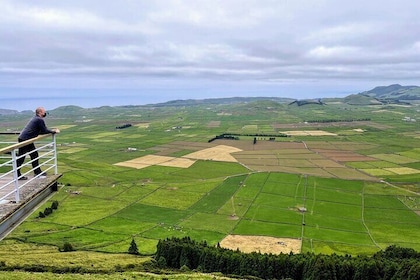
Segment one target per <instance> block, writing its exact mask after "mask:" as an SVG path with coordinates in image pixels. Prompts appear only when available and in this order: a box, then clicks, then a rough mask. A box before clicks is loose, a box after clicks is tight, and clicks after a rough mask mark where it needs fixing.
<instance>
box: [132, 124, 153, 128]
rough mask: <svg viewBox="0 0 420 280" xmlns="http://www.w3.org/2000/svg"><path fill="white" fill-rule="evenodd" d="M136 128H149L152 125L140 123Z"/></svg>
mask: <svg viewBox="0 0 420 280" xmlns="http://www.w3.org/2000/svg"><path fill="white" fill-rule="evenodd" d="M134 126H136V127H138V128H149V126H150V123H138V124H135V125H134Z"/></svg>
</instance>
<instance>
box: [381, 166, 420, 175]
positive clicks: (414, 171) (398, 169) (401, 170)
mask: <svg viewBox="0 0 420 280" xmlns="http://www.w3.org/2000/svg"><path fill="white" fill-rule="evenodd" d="M384 169H385V170H388V171H391V172H394V173H396V174H398V175H407V174H417V173H420V170H417V169H414V168H409V167H391V168H384Z"/></svg>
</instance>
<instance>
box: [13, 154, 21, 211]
mask: <svg viewBox="0 0 420 280" xmlns="http://www.w3.org/2000/svg"><path fill="white" fill-rule="evenodd" d="M17 151H18V150H17V149H14V150H12V165H13V181H14V185H15V201H16V203H19V202H20V193H19V178H18V172H17V169H18V167H17V155H16V154H17Z"/></svg>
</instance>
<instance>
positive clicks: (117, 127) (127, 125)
mask: <svg viewBox="0 0 420 280" xmlns="http://www.w3.org/2000/svg"><path fill="white" fill-rule="evenodd" d="M127 127H131V123H126V124H123V125H120V126H116V127H115V128H116V129H123V128H127Z"/></svg>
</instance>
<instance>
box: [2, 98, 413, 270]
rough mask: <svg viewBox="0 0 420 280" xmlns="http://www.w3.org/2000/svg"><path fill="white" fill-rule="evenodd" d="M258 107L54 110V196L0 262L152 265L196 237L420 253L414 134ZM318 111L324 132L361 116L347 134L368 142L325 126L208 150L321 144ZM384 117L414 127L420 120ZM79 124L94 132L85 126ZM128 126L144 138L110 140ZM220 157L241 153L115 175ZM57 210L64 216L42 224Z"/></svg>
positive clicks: (123, 135)
mask: <svg viewBox="0 0 420 280" xmlns="http://www.w3.org/2000/svg"><path fill="white" fill-rule="evenodd" d="M262 104H264V106H261V104H260V103H259V102H255V103H250V104H230V105H196V106H190V107H183V108H182V109H181V108H178V107H161V108H159V109H156V108H150V107H135V106H133V107H119V108H117V107H116V108H112V109H111V111H112V113H111V114H110V112H109V111H106V110H101V109H100V108H96V109H90V110H86V109H81V108H80V109H77V108H76V111H73V112H67V111H66V108H62V109H60V108H58V109H57V110H53V111H52V112H51V115H50V117H49V119H47V123H48V124H49V125H50V126H57V127H61V128H62V133H61V134H59V135H58V151H59V172H60V173H63V176H62V178H61V179H60V188H59V190H58V192H57V193H55V194H54V195H53V196H51V197H50V199H49V200H48V201H46V202H45V203H43V204H42V205H40V206H39V209H38V210H37V211H35V212H34V213H33V214H32V215H30V216H29V217H28V218H27V219H26V220H25V221H24V222H23V223H22V224H21V225H19V226H18V227H17V228H16V229H15V230H14V231H13V232H12V233H11V234H10V235H8V236H7V237H6V238H5V239H4V240H3V241H1V242H0V261H5V262H6V263H10V262H12V263H19V262H20V260H19V259H21V261H22V262H28V258H29V257H22V256H21V255H16V256H10V255H8V254H7V252H9V251H13V250H16V248H26V249H25V250H26V252H27V255H28V256H31V255H32V256H35V255H37V254H41V253H40V252H44V253H43V254H44V255H43V256H44V257H43V261H45V262H46V263H48V260H50V259H51V258H54V259H55V261H56V262H59V260H60V258H61V256H64V255H65V253H58V248H60V247H62V246H63V244H64V243H71V245H72V246H73V248H74V249H75V250H76V252H85V253H86V254H98V255H101V254H103V255H106V254H119V255H121V256H125V255H126V253H127V250H128V248H129V246H130V242H131V241H132V239H134V240H135V242H136V244H137V246H138V248H139V252H140V253H141V254H142V255H145V256H150V255H152V254H154V252H155V251H156V244H157V242H158V240H159V239H164V238H167V237H172V236H177V237H182V236H190V237H191V238H193V239H197V240H206V241H207V242H208V243H209V244H212V245H216V244H217V243H218V242H220V241H221V240H223V238H225V237H226V236H227V235H229V234H237V235H257V236H271V237H278V238H294V239H297V240H301V242H302V246H301V248H300V251H301V252H313V253H327V254H330V253H337V254H352V255H356V254H373V253H374V252H376V251H378V250H381V249H384V248H386V247H387V246H389V245H393V244H397V245H400V246H404V247H409V248H413V249H416V250H418V251H419V250H420V240H419V238H418V232H420V216H419V212H420V204H419V202H420V195H419V192H420V157H419V156H418V154H419V151H420V143H419V141H418V139H417V138H415V137H414V136H413V135H415V133H414V134H413V133H412V132H418V131H419V126H418V124H416V123H410V124H408V123H405V122H402V121H401V120H399V119H396V118H394V117H393V115H389V114H387V113H386V111H384V112H383V113H372V112H371V111H372V108H367V107H353V108H352V109H349V110H341V109H340V105H339V104H335V105H332V104H331V105H328V106H322V107H319V106H317V105H309V106H302V107H291V106H288V105H287V104H281V103H276V102H272V103H270V104H269V105H270V106H267V104H265V102H264V103H262ZM377 107H378V108H377V110H376V111H379V110H380V109H381V107H382V106H379V105H378V106H377ZM264 108H266V109H264ZM268 108H269V109H268ZM108 109H109V108H108ZM313 110H316V113H317V118H320V117H321V116H323V117H324V118H325V119H333V118H335V119H350V118H351V117H352V116H354V114H357V118H362V117H365V118H370V119H371V121H369V122H366V123H360V122H358V123H355V124H352V123H347V124H345V125H346V130H351V129H359V128H362V129H364V131H365V132H363V133H344V134H342V135H339V134H340V133H339V132H340V131H342V130H343V128H340V126H335V125H330V124H328V123H326V124H325V127H322V128H320V129H321V130H324V131H328V132H332V133H337V134H338V135H337V136H293V137H276V138H275V140H274V141H273V140H269V139H268V137H267V139H263V138H262V137H260V138H259V139H258V141H257V143H256V144H253V143H252V141H253V137H249V136H246V137H240V139H239V140H215V141H213V142H211V143H209V142H208V140H209V139H211V138H213V137H214V136H216V135H220V134H222V133H226V132H229V133H246V134H250V133H261V132H265V133H269V134H273V133H276V131H279V130H291V129H290V128H287V129H286V128H282V127H283V126H286V125H290V124H294V125H295V128H294V130H302V131H303V130H306V131H308V130H317V129H318V128H315V127H311V124H310V123H309V124H306V125H304V121H306V120H308V119H310V118H311V116H312V115H311V114H312V113H313ZM387 110H388V111H389V110H393V111H396V112H400V111H401V112H404V113H405V114H409V113H412V114H415V111H416V110H418V108H417V107H416V106H413V107H411V108H407V107H397V106H396V107H393V108H387ZM220 112H229V113H231V114H219V113H220ZM63 116H65V118H64V117H63ZM82 116H84V119H89V120H90V121H89V122H82V120H83V119H82ZM280 116H281V118H280ZM27 117H28V116H19V118H17V119H16V118H14V119H9V118H10V117H7V116H0V118H2V119H4V122H3V123H4V124H7V127H3V128H2V129H6V128H7V129H16V130H18V129H20V128H21V127H22V126H23V125H24V123H26V121H27ZM124 123H133V124H139V123H148V124H149V126H148V127H147V128H145V127H143V126H136V125H133V126H132V127H130V128H126V129H115V127H116V126H117V125H120V124H124ZM209 123H217V124H218V126H209V125H208V124H209ZM2 126H5V125H2ZM175 128H176V129H175ZM218 145H224V146H232V147H235V148H238V149H241V150H242V151H241V152H237V153H232V154H231V156H232V157H234V158H235V159H236V160H237V162H234V161H223V160H212V159H211V158H209V159H206V160H203V159H198V160H195V162H194V164H193V165H192V166H190V167H188V168H185V167H176V166H175V167H167V166H159V165H150V166H147V167H145V168H142V169H135V168H130V167H121V166H116V165H114V164H115V163H118V162H123V161H127V160H132V159H134V158H140V157H142V156H146V155H162V156H170V157H174V158H179V159H180V158H184V157H188V155H189V154H191V153H193V152H197V151H200V150H203V149H206V148H211V147H216V146H218ZM129 147H131V148H135V150H129V149H128V148H129ZM410 170H411V171H412V172H411V173H410V172H409V171H410ZM413 170H414V171H413ZM398 171H400V172H401V173H398ZM404 171H405V172H406V173H404ZM417 171H418V173H416V172H417ZM52 201H58V202H59V207H58V209H57V210H56V211H54V212H53V214H52V215H49V216H48V217H46V218H39V217H38V213H39V211H42V210H43V209H44V208H45V207H48V206H49V205H50V204H51V203H52ZM25 246H26V247H25ZM41 249H42V250H41ZM66 262H67V261H66V260H65V258H64V257H63V263H66ZM92 262H94V263H96V261H92Z"/></svg>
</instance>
